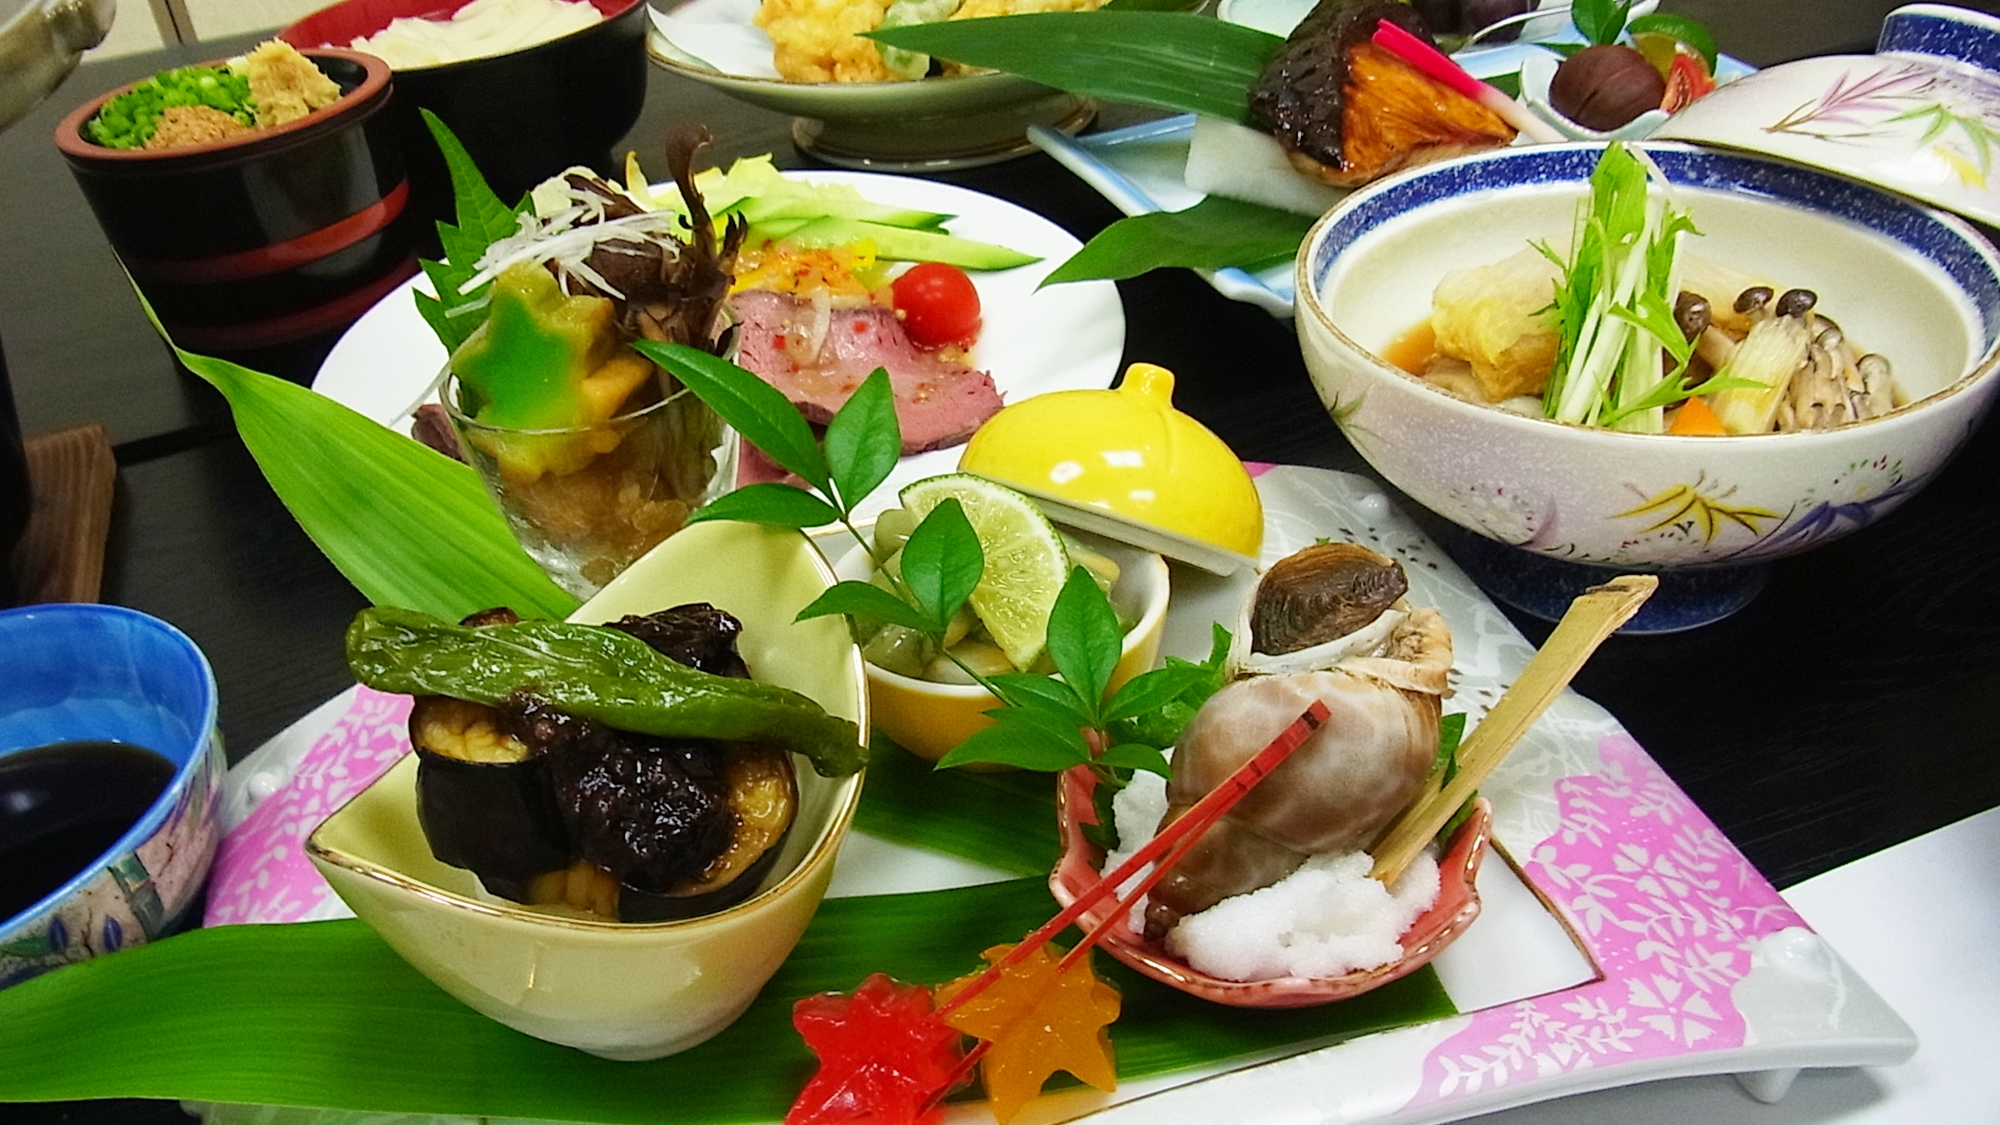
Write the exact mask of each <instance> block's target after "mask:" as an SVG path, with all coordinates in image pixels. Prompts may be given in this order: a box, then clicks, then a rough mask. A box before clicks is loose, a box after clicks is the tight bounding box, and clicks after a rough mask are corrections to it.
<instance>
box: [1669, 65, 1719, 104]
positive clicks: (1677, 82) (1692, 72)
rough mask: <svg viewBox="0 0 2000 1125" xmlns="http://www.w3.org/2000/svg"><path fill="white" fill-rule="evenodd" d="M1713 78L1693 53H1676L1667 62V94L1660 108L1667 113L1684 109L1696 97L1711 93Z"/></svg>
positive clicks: (1713, 84)
mask: <svg viewBox="0 0 2000 1125" xmlns="http://www.w3.org/2000/svg"><path fill="white" fill-rule="evenodd" d="M1714 90H1715V79H1714V78H1713V77H1711V76H1710V75H1709V73H1708V68H1707V67H1705V66H1703V65H1702V62H1701V60H1700V59H1698V58H1695V57H1694V56H1693V55H1683V54H1676V55H1674V57H1673V61H1671V62H1669V63H1668V64H1667V95H1666V97H1664V98H1662V99H1661V100H1660V108H1661V109H1664V110H1666V111H1667V112H1668V113H1674V112H1676V111H1679V110H1683V109H1686V108H1687V107H1688V105H1689V104H1690V103H1692V102H1693V101H1694V100H1695V99H1696V98H1699V97H1702V96H1703V95H1705V94H1710V93H1713V92H1714Z"/></svg>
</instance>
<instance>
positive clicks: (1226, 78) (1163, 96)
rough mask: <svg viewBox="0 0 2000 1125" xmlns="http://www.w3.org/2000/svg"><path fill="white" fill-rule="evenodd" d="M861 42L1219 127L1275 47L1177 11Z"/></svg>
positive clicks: (1006, 23) (1235, 27) (1078, 15)
mask: <svg viewBox="0 0 2000 1125" xmlns="http://www.w3.org/2000/svg"><path fill="white" fill-rule="evenodd" d="M867 37H868V38H870V39H873V40H875V41H876V42H878V43H886V44H888V45H890V46H892V47H902V48H904V49H906V50H911V51H917V52H921V53H923V54H927V55H934V56H936V57H938V58H943V59H951V60H953V61H956V62H960V63H965V64H967V65H970V66H982V67H990V68H992V69H994V70H1005V71H1010V72H1012V73H1014V74H1018V75H1021V76H1022V77H1024V78H1027V79H1029V80H1031V81H1034V82H1039V83H1041V84H1042V85H1044V86H1053V87H1055V88H1056V89H1058V90H1067V91H1069V92H1071V93H1074V94H1082V95H1084V96H1086V97H1093V98H1104V99H1106V100H1107V101H1117V102H1130V103H1133V104H1135V105H1143V106H1151V107H1153V108H1155V109H1164V110H1169V111H1172V112H1175V113H1205V114H1207V115H1209V116H1210V117H1220V118H1223V119H1224V120H1227V121H1237V122H1242V121H1247V120H1248V119H1249V117H1250V93H1249V92H1250V85H1251V83H1253V82H1255V81H1256V80H1257V75H1258V73H1259V72H1261V71H1262V70H1263V69H1264V63H1265V62H1266V61H1268V60H1269V59H1270V57H1271V56H1272V55H1273V54H1274V53H1276V51H1277V49H1278V48H1279V46H1281V45H1282V44H1283V43H1284V40H1283V39H1280V38H1279V37H1278V36H1275V35H1271V34H1269V33H1267V32H1263V31H1258V30H1257V29H1255V28H1252V27H1244V26H1242V25H1241V24H1233V23H1228V22H1226V21H1223V20H1218V19H1211V18H1209V17H1207V16H1198V15H1194V14H1192V13H1187V12H1149V11H1139V12H1134V11H1097V12H1040V13H1034V14H1029V15H1019V16H990V17H987V18H985V19H976V20H951V21H949V22H946V23H927V24H917V25H915V26H911V27H898V28H893V29H886V30H880V31H873V32H868V33H867Z"/></svg>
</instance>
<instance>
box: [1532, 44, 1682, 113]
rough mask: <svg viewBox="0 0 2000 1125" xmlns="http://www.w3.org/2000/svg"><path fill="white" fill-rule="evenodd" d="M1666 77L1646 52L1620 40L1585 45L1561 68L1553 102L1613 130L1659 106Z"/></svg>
mask: <svg viewBox="0 0 2000 1125" xmlns="http://www.w3.org/2000/svg"><path fill="white" fill-rule="evenodd" d="M1666 96H1667V80H1666V79H1665V78H1663V77H1661V75H1660V72H1659V71H1658V70H1655V69H1654V68H1653V64H1652V63H1650V62H1648V61H1646V56H1644V55H1642V54H1640V53H1639V52H1637V51H1635V50H1633V49H1632V48H1630V47H1626V46H1621V45H1619V44H1616V43H1600V44H1598V45H1597V46H1595V47H1585V48H1584V49H1583V50H1581V51H1578V52H1577V53H1576V54H1574V55H1571V56H1570V57H1569V58H1567V59H1564V60H1563V63H1562V65H1561V66H1559V67H1557V68H1556V75H1555V77H1554V78H1553V79H1551V80H1550V82H1549V106H1550V107H1551V108H1553V109H1554V110H1555V111H1556V112H1557V113H1560V114H1562V115H1563V116H1564V117H1567V118H1569V119H1570V120H1571V121H1574V122H1576V123H1577V124H1578V125H1581V126H1583V127H1584V128H1586V129H1594V130H1596V131H1597V132H1600V133H1608V132H1610V131H1611V130H1613V129H1618V128H1621V127H1623V126H1625V125H1627V124H1629V123H1630V122H1631V121H1632V119H1633V118H1635V117H1637V116H1639V115H1640V114H1642V113H1644V112H1646V111H1647V110H1649V109H1658V108H1660V102H1661V101H1662V100H1664V99H1665V98H1666Z"/></svg>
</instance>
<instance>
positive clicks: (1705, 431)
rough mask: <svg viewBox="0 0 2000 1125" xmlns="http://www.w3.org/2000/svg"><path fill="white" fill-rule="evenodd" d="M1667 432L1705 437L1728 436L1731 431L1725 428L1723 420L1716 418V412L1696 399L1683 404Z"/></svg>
mask: <svg viewBox="0 0 2000 1125" xmlns="http://www.w3.org/2000/svg"><path fill="white" fill-rule="evenodd" d="M1667 432H1668V433H1670V434H1695V435H1698V436H1705V435H1714V434H1726V433H1728V432H1729V431H1728V430H1726V429H1724V428H1723V426H1722V419H1720V418H1717V417H1716V416H1715V411H1713V410H1710V409H1709V408H1708V404H1707V403H1706V402H1703V401H1702V400H1701V399H1700V398H1699V397H1696V398H1690V399H1688V400H1687V401H1685V402H1683V403H1681V408H1680V410H1679V411H1677V412H1676V413H1675V414H1674V423H1673V425H1671V426H1668V427H1667Z"/></svg>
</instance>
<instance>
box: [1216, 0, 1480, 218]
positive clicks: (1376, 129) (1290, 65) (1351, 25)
mask: <svg viewBox="0 0 2000 1125" xmlns="http://www.w3.org/2000/svg"><path fill="white" fill-rule="evenodd" d="M1381 20H1388V21H1389V22H1390V23H1393V24H1395V25H1397V26H1399V27H1401V28H1403V29H1404V30H1405V31H1408V32H1410V33H1411V34H1413V35H1415V36H1417V37H1418V38H1420V39H1422V40H1424V41H1425V42H1426V43H1429V42H1432V39H1431V35H1430V31H1429V30H1428V29H1427V28H1426V27H1425V26H1424V21H1423V17H1421V16H1419V15H1418V14H1417V12H1416V10H1415V9H1413V8H1411V7H1410V6H1409V5H1407V4H1401V3H1397V2H1396V0H1320V4H1319V6H1318V7H1316V8H1314V9H1313V10H1312V12H1311V13H1310V14H1309V15H1307V16H1306V18H1305V20H1304V21H1303V22H1301V23H1300V24H1299V26H1298V27H1297V28H1296V29H1294V30H1293V32H1292V34H1291V36H1290V37H1289V38H1287V39H1286V40H1285V45H1284V46H1283V47H1280V48H1279V49H1278V52H1277V54H1275V55H1273V56H1272V58H1271V61H1270V62H1269V63H1267V64H1266V65H1265V67H1264V72H1263V74H1261V75H1259V76H1258V79H1257V81H1256V82H1255V83H1254V84H1253V85H1252V86H1251V88H1250V116H1251V117H1252V118H1253V119H1254V120H1255V121H1257V122H1258V123H1260V124H1261V125H1262V126H1263V127H1264V128H1265V129H1267V130H1269V131H1270V132H1271V134H1272V135H1273V136H1275V137H1277V138H1278V141H1279V143H1280V144H1282V145H1284V147H1285V151H1286V154H1287V155H1288V156H1289V157H1290V159H1291V162H1292V165H1293V166H1294V167H1296V168H1297V169H1298V170H1299V171H1301V172H1304V173H1306V174H1307V175H1310V176H1315V177H1317V178H1319V179H1322V180H1325V181H1326V182H1327V183H1330V184H1335V185H1338V186H1340V187H1355V186H1358V185H1360V184H1364V183H1367V182H1368V181H1370V180H1374V179H1377V178H1379V177H1381V176H1386V175H1388V174H1389V173H1391V172H1396V171H1400V170H1402V169H1404V168H1409V167H1414V166H1416V165H1418V164H1424V163H1428V162H1430V161H1433V160H1443V159H1446V158H1447V157H1452V156H1461V155H1464V154H1465V153H1468V152H1478V151H1481V150H1484V149H1489V148H1498V147H1500V146H1502V145H1505V144H1507V143H1509V142H1510V141H1512V140H1513V139H1514V130H1513V128H1512V127H1511V126H1509V125H1508V124H1507V123H1506V122H1505V121H1503V120H1501V119H1500V116H1499V115H1498V114H1496V113H1494V112H1493V111H1492V110H1490V109H1487V108H1486V107H1485V106H1482V105H1480V104H1479V103H1478V102H1475V101H1473V100H1472V99H1471V98H1468V97H1466V96H1465V95H1463V94H1460V93H1457V92H1456V91H1453V90H1450V89H1447V88H1446V87H1444V86H1441V85H1439V84H1438V83H1436V82H1434V81H1432V80H1431V79H1429V78H1427V77H1425V76H1424V75H1423V74H1421V73H1419V72H1418V71H1417V70H1416V69H1415V68H1413V67H1411V66H1410V65H1409V64H1407V63H1405V62H1403V61H1402V60H1401V59H1399V58H1397V57H1395V56H1394V55H1392V54H1390V53H1389V52H1387V51H1385V50H1383V49H1381V48H1380V47H1377V46H1375V44H1374V42H1373V39H1372V37H1373V36H1374V34H1375V27H1376V24H1377V23H1378V22H1379V21H1381Z"/></svg>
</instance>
